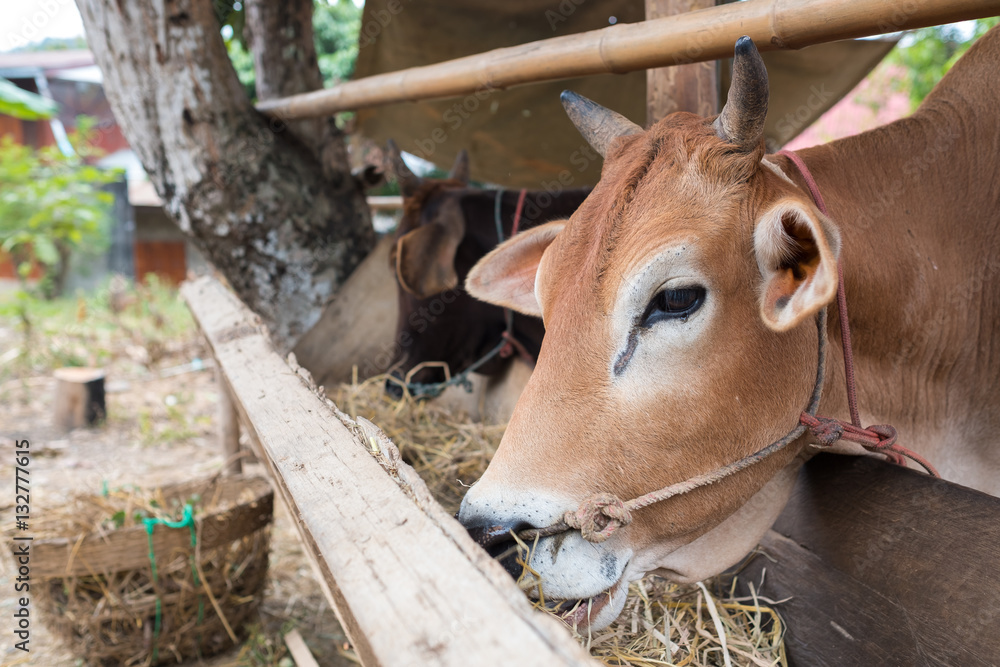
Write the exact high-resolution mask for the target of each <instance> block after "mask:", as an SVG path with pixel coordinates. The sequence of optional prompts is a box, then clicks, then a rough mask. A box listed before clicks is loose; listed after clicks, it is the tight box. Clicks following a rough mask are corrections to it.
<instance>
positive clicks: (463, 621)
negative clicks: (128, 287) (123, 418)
mask: <svg viewBox="0 0 1000 667" xmlns="http://www.w3.org/2000/svg"><path fill="white" fill-rule="evenodd" d="M182 293H183V295H184V297H185V299H186V300H187V302H188V304H189V306H190V307H191V310H192V312H193V313H194V315H195V318H196V319H197V321H198V323H199V325H200V326H201V328H202V330H203V331H204V332H205V335H206V338H207V339H208V341H209V344H210V346H211V347H212V350H213V352H214V355H215V358H216V360H217V361H218V363H219V364H220V366H221V367H222V369H223V371H224V373H225V375H226V377H227V379H228V380H229V384H230V386H231V387H232V389H233V398H234V401H235V404H236V406H237V409H238V410H239V412H240V415H241V419H242V421H243V424H244V426H246V427H247V428H248V429H249V430H250V431H252V432H254V433H255V434H256V438H257V440H259V442H260V444H261V447H262V448H263V450H264V452H265V453H266V456H265V461H266V462H267V464H268V466H269V467H270V469H271V472H272V474H273V477H274V480H275V482H276V485H277V487H278V489H279V491H280V493H281V495H282V497H283V498H284V499H285V502H286V503H287V504H288V507H289V510H290V512H289V513H290V514H291V516H292V517H293V518H294V519H295V521H296V523H297V527H298V529H299V533H300V535H301V537H302V539H303V542H304V544H305V547H306V551H307V553H309V554H311V556H312V558H313V562H314V566H315V567H316V569H317V571H318V572H319V573H320V575H321V576H320V584H321V585H322V586H323V587H324V589H325V592H326V593H327V595H328V597H329V598H330V601H331V604H332V605H333V607H334V609H336V610H337V614H338V616H339V618H340V620H341V623H342V625H343V626H344V629H345V631H346V632H347V634H348V636H349V637H350V638H351V641H352V643H353V644H354V646H355V648H356V650H357V651H358V654H359V656H360V657H361V659H362V661H363V662H364V664H366V665H411V664H412V665H456V666H458V665H463V666H464V665H473V664H497V663H498V662H499V661H502V662H503V663H509V664H519V665H522V664H523V665H570V664H575V665H582V664H590V662H591V661H590V659H589V657H588V656H587V655H586V653H585V652H584V651H583V649H582V648H581V647H580V646H579V645H578V644H577V643H576V642H574V641H573V640H572V638H571V637H570V636H569V634H568V633H567V632H566V631H565V629H564V628H562V627H561V626H560V624H559V622H558V621H556V620H554V619H552V618H551V617H547V616H544V615H541V614H538V613H536V612H534V611H532V610H531V607H530V605H529V604H528V601H527V599H526V598H525V597H524V595H523V593H521V591H520V590H518V589H517V587H516V585H515V584H514V582H513V581H512V580H511V579H510V577H509V576H508V575H507V574H506V573H505V572H504V571H503V569H502V568H501V567H500V566H499V565H498V564H497V563H495V562H493V561H492V560H491V559H490V558H489V557H488V556H487V555H486V553H485V552H483V551H482V550H481V549H480V548H479V547H478V546H476V545H475V544H474V543H473V542H472V540H471V539H469V537H468V535H466V533H465V531H464V530H463V529H462V527H461V526H460V525H459V524H458V522H457V521H455V520H454V519H453V518H451V517H450V516H448V515H447V514H446V513H445V512H444V511H443V510H442V509H441V508H440V506H439V505H437V504H436V503H434V502H433V501H431V500H430V498H429V494H428V493H427V490H426V487H425V486H423V484H422V482H421V481H420V479H419V477H417V476H416V474H415V473H414V472H413V470H412V469H411V468H409V467H408V466H406V465H405V464H402V463H401V462H400V463H397V464H395V465H396V475H397V477H398V478H399V480H400V482H402V484H403V486H401V484H400V482H397V481H396V480H395V479H393V477H391V476H390V475H389V474H387V473H386V470H385V469H384V468H383V467H382V465H380V463H379V462H378V461H377V460H376V459H375V458H374V457H373V456H372V454H371V453H370V452H369V451H368V449H367V446H366V445H365V444H364V443H363V441H362V439H361V438H360V437H359V435H358V433H360V431H358V430H357V428H356V427H352V428H355V431H352V430H349V428H348V427H347V426H346V425H345V422H343V421H341V419H340V418H338V416H337V414H336V413H335V412H334V410H333V409H332V403H329V402H328V401H327V400H326V399H325V397H324V398H320V397H319V396H318V395H317V393H316V392H315V390H314V388H312V387H311V386H310V385H309V383H308V382H307V381H305V380H304V379H303V377H304V376H305V375H307V374H306V373H305V372H304V371H301V369H297V368H296V369H293V368H292V367H290V366H289V365H288V364H287V363H285V361H283V360H282V359H281V358H279V357H278V355H277V354H276V353H275V352H274V349H273V348H272V347H271V345H270V342H269V341H268V339H267V337H266V334H265V333H264V331H263V330H262V328H261V325H260V324H259V321H258V320H257V318H256V317H255V316H254V315H252V314H251V313H250V312H249V311H248V310H247V309H246V307H244V306H243V305H242V304H240V303H239V301H237V299H236V298H235V297H234V296H233V295H232V294H231V293H229V292H228V291H227V290H226V289H225V288H223V287H222V285H220V284H219V283H218V282H217V281H215V280H214V279H212V278H210V277H205V278H201V279H199V280H197V281H195V282H193V283H187V284H185V285H184V286H183V288H182ZM383 451H389V450H388V448H387V447H386V446H385V445H383Z"/></svg>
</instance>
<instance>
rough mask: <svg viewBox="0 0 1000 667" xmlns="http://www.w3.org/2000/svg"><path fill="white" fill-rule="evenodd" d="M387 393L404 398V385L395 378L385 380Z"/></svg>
mask: <svg viewBox="0 0 1000 667" xmlns="http://www.w3.org/2000/svg"><path fill="white" fill-rule="evenodd" d="M385 393H387V394H389V396H392V397H393V398H396V399H399V398H403V387H402V385H400V384H399V382H396V381H395V380H386V381H385Z"/></svg>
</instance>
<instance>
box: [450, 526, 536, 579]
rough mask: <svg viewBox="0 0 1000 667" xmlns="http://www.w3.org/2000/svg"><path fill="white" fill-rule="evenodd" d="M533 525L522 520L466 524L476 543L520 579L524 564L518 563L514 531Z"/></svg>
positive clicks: (515, 577) (509, 572)
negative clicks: (509, 522)
mask: <svg viewBox="0 0 1000 667" xmlns="http://www.w3.org/2000/svg"><path fill="white" fill-rule="evenodd" d="M531 527H532V526H531V525H530V524H527V523H524V522H520V523H517V524H510V525H503V524H495V525H482V526H466V527H465V530H466V531H467V532H468V533H469V536H470V537H471V538H472V539H473V540H475V542H476V544H478V545H479V546H481V547H482V548H483V549H485V550H486V553H488V554H489V555H490V556H492V557H493V558H496V559H497V560H498V561H499V562H500V564H501V565H502V566H503V568H504V569H505V570H507V572H508V574H510V576H512V577H514V579H518V578H520V576H521V573H522V571H523V566H522V565H521V564H520V563H518V553H517V542H515V541H514V537H513V535H512V533H519V532H521V531H522V530H527V529H528V528H531Z"/></svg>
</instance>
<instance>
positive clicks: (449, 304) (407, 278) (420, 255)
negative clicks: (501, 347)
mask: <svg viewBox="0 0 1000 667" xmlns="http://www.w3.org/2000/svg"><path fill="white" fill-rule="evenodd" d="M389 154H390V160H391V166H392V170H393V172H394V173H395V175H396V178H397V179H398V181H399V184H400V189H401V190H402V194H403V198H404V199H403V201H404V208H403V219H402V221H401V222H400V224H399V231H398V232H397V234H396V246H395V248H394V250H393V252H392V254H391V263H392V266H393V270H394V271H395V272H396V279H397V283H398V285H399V321H398V322H399V323H398V325H397V336H396V342H397V345H398V346H397V352H396V355H395V358H394V360H393V366H392V368H393V374H394V375H396V376H397V377H400V378H402V377H405V376H406V374H407V373H408V372H409V371H410V369H412V368H414V367H415V366H416V365H418V364H420V363H422V362H425V361H439V362H444V363H447V364H448V367H449V369H450V370H451V373H452V374H453V375H454V374H456V373H459V372H461V371H463V370H465V369H466V368H468V367H469V366H470V365H472V364H473V363H475V362H476V361H477V360H479V359H481V358H483V357H484V356H485V355H486V354H487V353H489V352H490V351H491V350H492V349H494V348H495V347H496V346H497V345H498V344H499V343H500V341H501V336H502V334H503V333H504V331H505V329H506V326H507V325H506V318H505V313H504V310H503V308H499V307H497V306H492V305H490V304H487V303H483V302H482V301H478V300H476V299H473V298H472V297H470V296H469V295H468V294H467V293H466V292H465V289H464V287H463V285H464V283H465V278H466V275H468V273H469V270H470V269H472V266H473V265H474V264H475V263H476V262H477V261H479V259H480V258H482V257H483V256H484V255H486V253H488V252H489V251H490V250H492V249H493V248H495V247H496V246H497V245H498V243H499V242H500V239H499V238H498V235H497V228H496V224H495V205H496V197H497V191H496V190H483V189H480V188H472V187H469V186H468V180H469V164H468V155H467V154H466V153H465V151H462V152H461V153H460V154H459V156H458V158H457V159H456V160H455V164H454V166H453V167H452V170H451V173H450V174H449V175H448V178H447V179H441V180H438V179H434V180H432V179H421V178H419V177H417V176H416V175H414V174H413V172H411V171H410V170H409V169H408V168H407V166H406V165H405V164H404V163H403V160H402V158H401V157H400V153H399V149H398V148H397V146H396V144H395V143H394V142H389ZM589 193H590V190H589V189H586V188H581V189H573V190H565V191H561V192H552V193H550V192H547V191H545V190H531V191H528V192H527V193H526V195H525V201H524V205H523V210H522V214H521V217H520V229H521V230H524V229H531V228H533V227H535V226H537V225H539V224H542V223H544V222H548V221H551V220H554V219H561V218H566V217H569V215H570V214H572V213H573V211H575V210H576V209H577V207H578V206H579V205H580V203H581V202H583V200H584V199H585V198H586V197H587V195H588V194H589ZM519 194H520V193H519V192H518V191H517V190H505V191H503V192H502V193H501V194H500V197H501V202H500V220H501V227H502V230H503V236H504V238H507V237H509V236H510V235H511V229H512V227H513V223H514V213H515V209H516V207H517V201H518V197H519ZM513 327H514V329H513V335H514V338H515V339H516V340H517V341H519V342H520V343H521V344H522V345H523V346H524V348H525V351H526V352H527V354H528V355H530V356H531V357H532V358H535V357H536V356H537V355H538V350H539V348H540V347H541V343H542V334H543V332H544V329H543V327H542V321H541V319H539V318H537V317H531V316H526V315H520V314H518V315H515V316H514V319H513ZM506 364H507V359H505V358H501V357H500V356H499V355H497V356H496V357H494V358H492V359H490V360H489V361H488V362H486V363H485V364H483V365H482V366H481V367H480V368H478V369H477V372H479V373H482V374H483V375H496V374H498V373H499V372H500V371H501V370H502V369H503V368H504V367H505V366H506ZM411 380H412V381H413V382H415V383H436V382H441V381H443V380H444V370H443V369H442V368H440V367H436V366H433V367H427V368H424V369H422V370H420V371H418V372H416V373H414V374H413V377H412V378H411ZM386 388H387V389H389V390H390V391H392V392H394V393H399V392H401V388H400V386H399V385H398V384H396V383H393V382H391V381H390V382H388V383H387V384H386Z"/></svg>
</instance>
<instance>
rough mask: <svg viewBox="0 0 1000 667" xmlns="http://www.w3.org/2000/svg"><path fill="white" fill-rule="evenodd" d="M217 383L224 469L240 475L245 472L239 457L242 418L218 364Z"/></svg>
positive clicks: (220, 440) (227, 472) (229, 473)
mask: <svg viewBox="0 0 1000 667" xmlns="http://www.w3.org/2000/svg"><path fill="white" fill-rule="evenodd" d="M215 383H216V384H217V385H219V442H220V443H221V444H222V457H223V460H224V461H225V466H224V468H223V469H224V471H225V473H226V474H227V475H239V474H240V473H242V472H243V461H242V459H241V458H240V456H239V454H240V418H239V415H238V414H237V413H236V406H235V405H234V404H233V396H232V394H231V393H230V391H229V383H228V382H226V376H225V375H223V373H222V369H221V368H220V367H219V364H218V362H216V364H215Z"/></svg>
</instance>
